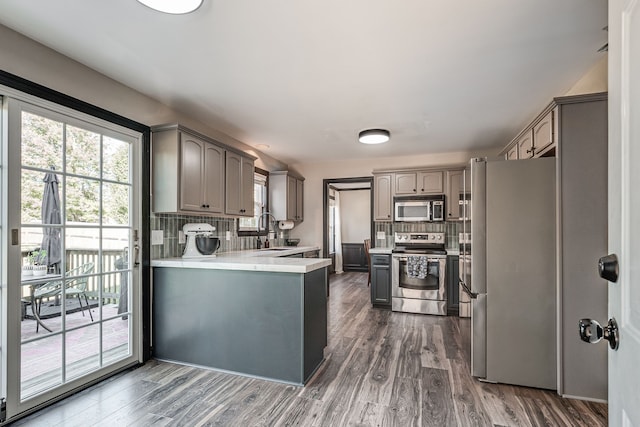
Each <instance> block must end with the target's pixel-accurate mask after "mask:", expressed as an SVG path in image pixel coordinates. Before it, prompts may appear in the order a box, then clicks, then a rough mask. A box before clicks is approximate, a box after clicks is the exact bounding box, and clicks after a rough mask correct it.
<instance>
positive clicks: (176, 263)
mask: <svg viewBox="0 0 640 427" xmlns="http://www.w3.org/2000/svg"><path fill="white" fill-rule="evenodd" d="M315 250H317V248H313V247H311V248H310V247H301V248H272V249H268V250H262V251H259V250H256V251H242V252H229V253H221V254H218V256H217V257H214V258H195V259H182V258H168V259H158V260H154V261H152V263H151V266H152V267H154V268H153V352H154V356H155V357H156V358H158V359H163V360H169V361H174V362H178V363H185V364H189V365H197V366H203V367H208V368H213V369H217V370H222V371H228V372H232V373H238V374H243V375H248V376H253V377H259V378H265V379H271V380H276V381H283V382H287V383H292V384H297V385H302V384H305V383H306V382H307V381H308V380H309V379H310V378H311V376H312V375H313V373H314V372H315V371H316V369H317V368H318V367H319V366H320V364H321V363H322V361H323V360H324V347H325V346H326V345H327V288H326V286H327V281H328V277H327V266H328V265H329V264H330V263H331V261H330V260H329V259H322V258H301V257H297V258H293V257H292V256H296V255H301V254H303V253H305V252H310V251H315Z"/></svg>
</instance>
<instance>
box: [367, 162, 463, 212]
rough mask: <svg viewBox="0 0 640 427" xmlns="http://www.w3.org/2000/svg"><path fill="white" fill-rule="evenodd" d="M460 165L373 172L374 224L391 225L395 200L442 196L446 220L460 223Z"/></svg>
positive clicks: (461, 166) (461, 185) (461, 184)
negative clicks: (387, 223) (386, 222)
mask: <svg viewBox="0 0 640 427" xmlns="http://www.w3.org/2000/svg"><path fill="white" fill-rule="evenodd" d="M463 168H464V166H463V165H447V166H442V167H439V168H424V169H423V170H415V169H414V170H389V171H382V170H378V171H374V172H373V220H374V221H393V198H394V196H410V195H431V194H433V195H436V194H444V195H445V207H446V209H447V212H445V219H446V220H452V221H457V220H459V219H460V218H459V212H458V198H459V197H460V192H461V191H462V188H463V183H462V176H463V174H462V170H463Z"/></svg>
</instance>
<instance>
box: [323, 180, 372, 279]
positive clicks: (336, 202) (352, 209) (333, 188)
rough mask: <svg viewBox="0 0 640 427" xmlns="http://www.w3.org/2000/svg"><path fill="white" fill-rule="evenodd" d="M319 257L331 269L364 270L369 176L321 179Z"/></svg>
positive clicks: (369, 223) (368, 234)
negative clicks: (321, 256) (321, 250)
mask: <svg viewBox="0 0 640 427" xmlns="http://www.w3.org/2000/svg"><path fill="white" fill-rule="evenodd" d="M323 186H324V188H323V199H324V201H323V257H324V258H331V267H330V272H331V273H334V272H335V273H341V272H343V271H365V272H366V271H367V270H368V260H367V259H366V256H365V249H364V246H365V240H366V239H368V240H369V241H371V240H372V236H373V233H374V225H373V220H372V218H373V177H354V178H333V179H325V180H324V181H323Z"/></svg>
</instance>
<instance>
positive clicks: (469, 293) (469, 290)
mask: <svg viewBox="0 0 640 427" xmlns="http://www.w3.org/2000/svg"><path fill="white" fill-rule="evenodd" d="M458 281H459V282H460V285H461V286H462V290H463V291H464V292H465V293H466V294H467V295H469V297H470V298H472V299H476V298H478V294H477V293H476V292H472V291H471V289H469V285H467V284H466V283H465V282H464V281H462V280H460V279H458Z"/></svg>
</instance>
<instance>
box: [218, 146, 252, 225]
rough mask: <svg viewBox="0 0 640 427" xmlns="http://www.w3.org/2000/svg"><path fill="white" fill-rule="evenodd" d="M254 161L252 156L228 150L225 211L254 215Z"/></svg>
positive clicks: (233, 213)
mask: <svg viewBox="0 0 640 427" xmlns="http://www.w3.org/2000/svg"><path fill="white" fill-rule="evenodd" d="M253 163H254V161H253V159H251V158H248V157H245V156H242V155H240V154H238V153H232V152H230V151H227V156H226V164H225V176H226V180H225V181H226V197H225V213H227V214H228V215H240V216H253V215H254V208H253V200H254V199H253V181H254V178H253V174H254V165H253Z"/></svg>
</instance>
